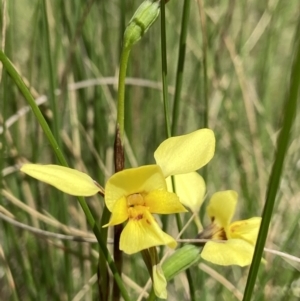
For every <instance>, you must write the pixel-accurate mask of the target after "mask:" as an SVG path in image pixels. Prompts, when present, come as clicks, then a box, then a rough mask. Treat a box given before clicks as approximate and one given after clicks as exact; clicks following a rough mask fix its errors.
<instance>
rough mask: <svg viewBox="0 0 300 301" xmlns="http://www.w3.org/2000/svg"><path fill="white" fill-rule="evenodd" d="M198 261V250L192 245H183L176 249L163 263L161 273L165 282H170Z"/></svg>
mask: <svg viewBox="0 0 300 301" xmlns="http://www.w3.org/2000/svg"><path fill="white" fill-rule="evenodd" d="M199 260H200V252H199V248H197V247H196V246H194V245H185V246H183V247H182V248H180V249H177V250H176V251H175V252H174V253H173V254H172V255H171V256H170V257H169V258H168V259H167V260H166V261H165V262H164V263H163V266H162V268H163V271H164V274H165V277H166V279H167V280H171V279H172V278H174V277H175V276H176V275H177V274H179V273H180V272H183V271H185V270H186V269H188V268H189V267H190V266H192V265H194V264H196V263H197V262H198V261H199Z"/></svg>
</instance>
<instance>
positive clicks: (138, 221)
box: [105, 165, 186, 254]
mask: <svg viewBox="0 0 300 301" xmlns="http://www.w3.org/2000/svg"><path fill="white" fill-rule="evenodd" d="M105 204H106V206H107V208H108V210H109V211H110V212H111V213H112V215H111V218H110V221H109V223H108V224H107V225H106V226H113V225H117V224H121V223H123V222H125V221H126V220H128V223H127V224H126V226H125V227H124V229H123V231H122V233H121V237H120V250H123V251H124V252H125V253H127V254H133V253H136V252H139V251H141V250H143V249H148V248H150V247H154V246H159V245H168V246H169V247H171V248H175V247H176V245H177V243H176V241H175V240H174V238H173V237H171V236H170V235H168V234H166V233H164V232H163V231H162V230H161V229H160V227H159V226H158V224H157V222H156V221H155V219H154V217H153V216H152V213H157V214H171V213H179V212H185V211H186V209H185V208H184V207H183V206H182V205H181V203H180V202H179V199H178V197H177V195H176V194H175V193H172V192H168V191H167V185H166V180H165V178H164V176H163V174H162V171H161V168H160V167H159V166H158V165H146V166H141V167H138V168H130V169H125V170H122V171H120V172H117V173H115V174H114V175H112V176H111V177H110V178H109V179H108V181H107V183H106V186H105Z"/></svg>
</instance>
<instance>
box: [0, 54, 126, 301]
mask: <svg viewBox="0 0 300 301" xmlns="http://www.w3.org/2000/svg"><path fill="white" fill-rule="evenodd" d="M0 61H1V62H2V63H3V66H4V68H5V69H6V70H7V72H8V73H9V75H10V76H11V77H12V79H13V80H14V82H15V84H16V85H17V86H18V88H19V89H20V91H21V93H22V94H23V96H24V97H25V99H26V100H27V102H28V104H29V105H30V107H31V109H32V111H33V113H34V114H35V116H36V118H37V120H38V122H39V123H40V125H41V127H42V129H43V131H44V133H45V135H46V136H47V138H48V140H49V142H50V144H51V146H52V148H53V150H54V152H55V154H56V156H57V158H58V160H59V162H60V163H61V165H63V166H68V164H67V161H66V159H65V158H64V156H63V153H62V151H61V150H60V148H59V146H58V144H57V142H56V140H55V138H54V136H53V134H52V132H51V130H50V128H49V126H48V124H47V122H46V120H45V118H44V116H43V115H42V113H41V111H40V109H39V107H38V106H37V105H36V103H35V101H34V99H33V97H32V95H31V93H30V91H29V90H28V88H27V86H26V85H25V83H24V82H23V80H22V78H21V76H20V75H19V74H18V72H17V71H16V69H15V68H14V66H13V64H12V63H11V62H10V60H9V59H8V58H7V56H6V55H5V54H4V52H3V51H0ZM78 201H79V203H80V206H81V207H82V209H83V211H84V214H85V216H86V218H87V220H88V223H89V225H90V226H91V228H92V229H93V232H94V234H95V236H96V239H97V241H98V244H99V246H100V256H104V258H105V259H106V261H107V263H108V265H109V267H110V269H111V271H112V273H113V276H114V278H115V281H116V283H117V284H118V286H119V289H120V291H121V294H122V296H123V298H124V300H128V301H129V300H130V298H129V296H128V293H127V291H126V289H125V286H124V284H123V282H122V279H121V277H120V275H119V273H118V271H117V268H116V266H115V263H114V261H113V259H112V257H111V255H110V253H109V252H108V249H107V247H106V244H105V243H104V241H103V240H102V237H101V233H100V230H99V227H98V226H97V224H96V222H95V219H94V217H93V215H92V213H91V211H90V209H89V207H88V206H87V204H86V202H85V199H84V198H83V197H78Z"/></svg>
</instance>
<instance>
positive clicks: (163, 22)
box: [150, 0, 196, 300]
mask: <svg viewBox="0 0 300 301" xmlns="http://www.w3.org/2000/svg"><path fill="white" fill-rule="evenodd" d="M187 8H188V7H187ZM185 22H187V20H185ZM182 25H183V24H182ZM185 25H186V24H185ZM185 30H186V29H185ZM182 31H183V29H182ZM185 34H186V33H185ZM161 55H162V85H163V102H164V112H165V122H166V132H167V137H168V138H169V137H171V135H172V134H171V124H170V119H169V115H170V111H169V100H168V81H167V74H168V68H167V46H166V18H165V0H163V1H161ZM181 58H182V59H184V56H183V57H181ZM178 84H179V85H181V84H182V79H181V80H179V82H178ZM180 91H181V87H179V88H178V92H177V93H179V95H178V97H179V96H180ZM178 102H179V98H178ZM174 184H175V182H174V177H172V186H173V191H175V190H176V189H175V185H174ZM175 216H176V223H177V228H178V231H179V232H180V231H181V229H182V222H181V219H180V215H179V214H176V215H175ZM166 224H167V218H165V219H164V223H163V226H165V227H166ZM185 273H186V276H187V279H188V283H189V289H190V297H191V300H196V299H195V287H194V285H193V279H192V275H191V272H190V270H186V272H185ZM150 296H151V295H150Z"/></svg>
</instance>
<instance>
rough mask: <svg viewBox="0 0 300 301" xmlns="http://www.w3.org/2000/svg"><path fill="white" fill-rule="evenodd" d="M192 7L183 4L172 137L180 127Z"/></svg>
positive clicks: (188, 0)
mask: <svg viewBox="0 0 300 301" xmlns="http://www.w3.org/2000/svg"><path fill="white" fill-rule="evenodd" d="M190 6H191V0H185V1H184V4H183V11H182V20H181V32H180V40H179V54H178V62H177V73H176V83H175V95H174V104H173V117H172V135H173V136H174V135H176V128H177V125H178V119H179V112H180V96H181V90H182V82H183V69H184V62H185V52H186V51H185V50H186V39H187V32H188V24H189V18H190Z"/></svg>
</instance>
